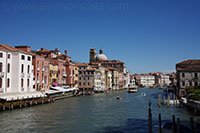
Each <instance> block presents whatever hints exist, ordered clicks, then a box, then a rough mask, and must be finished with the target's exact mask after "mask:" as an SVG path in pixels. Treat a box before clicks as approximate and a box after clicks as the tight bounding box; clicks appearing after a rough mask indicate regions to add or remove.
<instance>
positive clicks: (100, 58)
mask: <svg viewBox="0 0 200 133" xmlns="http://www.w3.org/2000/svg"><path fill="white" fill-rule="evenodd" d="M106 60H108V59H107V57H106V55H104V54H99V55H97V56H96V61H106Z"/></svg>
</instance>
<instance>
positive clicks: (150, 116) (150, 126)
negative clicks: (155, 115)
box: [148, 101, 152, 133]
mask: <svg viewBox="0 0 200 133" xmlns="http://www.w3.org/2000/svg"><path fill="white" fill-rule="evenodd" d="M148 116H149V133H152V113H151V101H149V114H148Z"/></svg>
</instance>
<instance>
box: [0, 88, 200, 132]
mask: <svg viewBox="0 0 200 133" xmlns="http://www.w3.org/2000/svg"><path fill="white" fill-rule="evenodd" d="M142 92H144V93H145V94H146V96H141V93H142ZM159 93H162V90H158V89H140V88H139V89H138V92H137V93H131V94H129V93H127V91H117V92H110V93H106V94H96V95H92V96H83V97H72V98H68V99H62V100H58V101H56V102H55V103H53V104H44V105H42V106H32V107H29V108H24V109H16V110H9V111H6V112H0V120H1V121H0V128H1V131H2V132H8V131H11V130H12V131H13V132H80V133H84V132H115V131H116V132H117V131H118V132H128V131H133V132H148V104H149V100H150V101H151V103H152V105H151V108H152V120H153V131H154V132H155V131H156V129H155V128H154V127H156V126H157V124H158V113H161V114H162V120H163V121H171V117H172V115H173V114H174V115H175V116H176V118H178V117H179V118H180V120H181V121H188V120H189V119H190V116H191V115H193V113H192V112H190V111H189V110H187V109H186V108H178V107H175V106H170V107H166V106H160V107H158V105H157V101H158V100H157V96H158V94H159ZM117 96H120V97H121V100H116V97H117ZM197 118H198V117H197V116H195V117H194V120H196V119H197Z"/></svg>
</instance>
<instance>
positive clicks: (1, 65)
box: [0, 62, 3, 72]
mask: <svg viewBox="0 0 200 133" xmlns="http://www.w3.org/2000/svg"><path fill="white" fill-rule="evenodd" d="M2 67H3V63H2V62H0V72H2Z"/></svg>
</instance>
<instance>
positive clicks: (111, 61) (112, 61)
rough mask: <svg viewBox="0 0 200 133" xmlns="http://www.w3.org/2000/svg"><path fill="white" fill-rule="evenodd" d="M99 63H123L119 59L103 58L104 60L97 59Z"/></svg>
mask: <svg viewBox="0 0 200 133" xmlns="http://www.w3.org/2000/svg"><path fill="white" fill-rule="evenodd" d="M99 62H101V63H123V62H121V61H120V60H105V61H99Z"/></svg>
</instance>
